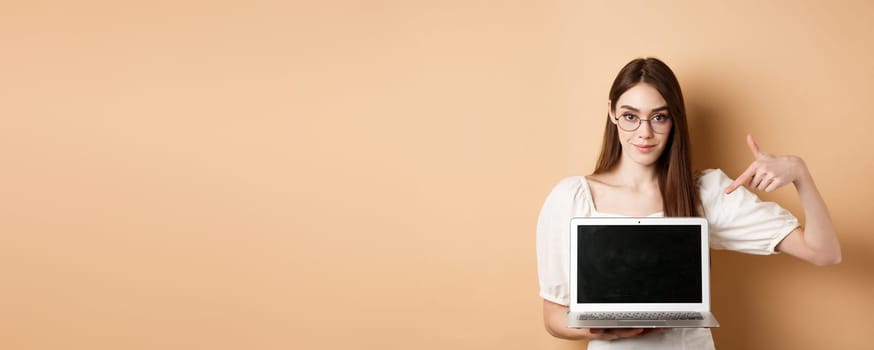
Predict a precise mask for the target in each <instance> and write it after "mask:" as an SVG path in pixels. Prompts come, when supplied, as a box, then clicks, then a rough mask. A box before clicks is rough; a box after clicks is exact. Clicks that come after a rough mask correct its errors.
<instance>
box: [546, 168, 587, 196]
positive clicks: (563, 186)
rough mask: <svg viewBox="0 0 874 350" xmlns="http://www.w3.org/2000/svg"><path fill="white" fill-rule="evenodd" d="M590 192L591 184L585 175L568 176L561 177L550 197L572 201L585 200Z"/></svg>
mask: <svg viewBox="0 0 874 350" xmlns="http://www.w3.org/2000/svg"><path fill="white" fill-rule="evenodd" d="M588 192H589V184H588V182H586V177H585V176H583V175H574V176H568V177H565V178H563V179H561V180H560V181H559V182H558V183H557V184H556V185H555V186H554V187H553V188H552V192H551V193H550V195H549V196H550V197H552V198H554V199H559V198H562V199H566V200H570V201H574V202H576V201H585V198H586V196H587V193H588Z"/></svg>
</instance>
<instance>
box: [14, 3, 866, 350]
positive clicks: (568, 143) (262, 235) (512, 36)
mask: <svg viewBox="0 0 874 350" xmlns="http://www.w3.org/2000/svg"><path fill="white" fill-rule="evenodd" d="M827 3H828V4H827ZM872 15H874V5H872V3H871V2H870V1H831V2H830V1H807V2H796V1H773V2H761V1H714V2H700V1H676V2H661V3H658V2H645V1H626V2H622V1H619V2H617V1H583V2H572V1H470V0H465V1H312V2H311V3H310V4H304V3H296V2H292V3H288V2H284V1H275V2H268V1H255V2H252V1H248V2H244V1H237V2H228V1H199V0H183V1H128V2H117V1H77V2H69V1H4V2H2V3H0V48H2V54H0V118H2V122H0V198H2V199H0V237H2V241H0V277H2V287H0V348H3V349H579V348H581V344H579V343H572V342H566V341H561V340H557V339H553V338H551V337H550V336H549V335H547V334H546V332H545V331H544V330H543V327H542V323H541V314H540V305H541V304H540V303H541V300H540V299H539V298H538V296H537V276H536V266H535V254H534V226H535V222H536V217H537V213H538V211H539V209H540V205H541V204H542V202H543V200H544V198H545V197H546V194H547V193H548V192H549V190H550V189H551V188H552V186H553V185H554V184H555V183H557V181H558V180H559V179H561V178H562V177H564V176H568V175H574V174H586V173H588V172H589V171H590V170H591V169H592V165H593V163H594V160H595V157H596V156H597V152H598V147H599V144H600V135H601V133H602V127H603V122H602V120H603V119H602V118H603V117H604V112H605V105H606V98H607V97H606V96H607V90H608V88H609V85H610V83H611V81H612V79H613V77H614V76H615V74H616V72H618V70H619V69H620V68H621V67H622V65H623V64H625V63H626V62H627V61H628V60H630V59H632V58H634V57H639V56H657V57H660V58H662V59H664V60H665V61H667V62H668V64H669V65H671V67H672V68H673V69H674V70H675V71H676V73H677V75H678V76H679V79H680V82H681V84H682V85H683V87H684V90H685V93H686V98H687V104H688V108H689V114H690V118H691V121H690V123H691V125H692V134H693V145H694V147H695V154H694V159H695V162H696V166H697V167H698V168H708V167H721V168H723V169H724V170H725V171H726V172H727V173H729V174H730V175H734V176H736V175H737V174H739V173H740V172H741V171H742V170H743V169H744V168H745V167H746V165H747V164H748V163H749V162H750V161H751V155H750V154H749V151H748V150H747V148H746V146H745V143H744V135H745V133H747V132H752V133H753V134H754V135H755V136H757V138H758V140H759V143H760V144H761V146H762V147H763V149H764V150H765V151H768V152H772V153H791V154H796V155H799V156H802V157H803V158H804V159H805V160H806V161H807V163H808V165H809V168H810V170H811V171H812V172H813V174H814V176H815V178H816V180H817V182H818V184H819V187H820V190H821V191H822V193H823V195H824V196H825V198H826V200H827V201H828V202H829V204H830V207H831V209H832V215H833V217H834V221H835V224H836V225H837V228H838V230H839V232H840V236H841V240H842V242H843V247H844V262H843V263H842V264H841V265H839V266H835V267H829V268H816V267H813V266H812V265H808V264H805V263H802V262H800V261H797V260H794V259H792V258H789V257H785V256H776V257H758V256H749V255H741V254H737V253H730V252H717V253H716V255H715V257H714V262H713V264H714V274H715V278H714V281H713V288H714V291H715V292H714V293H715V294H714V299H713V302H714V305H715V311H716V313H717V315H718V316H719V319H720V321H721V322H722V325H723V326H722V328H719V329H718V330H716V331H715V337H716V342H717V346H719V347H720V348H722V349H772V348H783V349H823V348H840V349H862V348H869V346H870V342H871V340H870V339H868V338H867V336H868V335H869V334H870V331H871V329H872V328H874V327H872V326H874V323H872V321H870V317H871V314H874V294H872V290H874V277H872V274H871V268H872V264H874V258H872V252H874V238H872V235H871V229H870V227H871V225H870V224H869V223H868V222H867V221H868V220H870V218H871V205H870V204H869V202H870V200H871V198H872V197H874V180H872V177H871V176H872V175H874V155H872V152H874V148H872V147H871V142H872V138H871V136H872V132H874V122H872V118H874V114H872V110H874V108H872V107H874V106H872V102H871V101H872V94H874V65H872V64H871V62H872V56H874V24H872V23H874V22H872V21H870V18H871V16H872ZM766 198H768V199H772V200H777V201H779V202H781V203H783V204H784V205H785V206H786V207H788V208H790V209H791V210H793V211H794V212H796V213H797V214H798V215H799V216H801V215H802V213H801V211H800V206H799V203H798V201H797V199H796V198H795V196H794V192H793V190H792V189H791V188H784V189H782V190H780V191H778V192H776V193H774V194H771V195H768V196H766Z"/></svg>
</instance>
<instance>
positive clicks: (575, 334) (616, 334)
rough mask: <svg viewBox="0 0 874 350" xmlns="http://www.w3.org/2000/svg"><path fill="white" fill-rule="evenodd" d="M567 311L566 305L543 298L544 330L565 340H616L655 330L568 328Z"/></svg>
mask: <svg viewBox="0 0 874 350" xmlns="http://www.w3.org/2000/svg"><path fill="white" fill-rule="evenodd" d="M567 311H568V307H567V306H564V305H560V304H556V303H553V302H551V301H549V300H546V299H543V323H544V325H545V326H546V331H547V332H549V334H551V335H552V336H553V337H556V338H561V339H567V340H582V339H600V340H617V339H620V338H629V337H634V336H637V335H641V334H645V333H649V332H652V331H655V330H654V329H643V328H611V329H595V328H568V327H567V325H566V319H567Z"/></svg>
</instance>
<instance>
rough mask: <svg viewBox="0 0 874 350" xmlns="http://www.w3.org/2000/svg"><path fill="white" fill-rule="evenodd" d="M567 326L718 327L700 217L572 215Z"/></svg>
mask: <svg viewBox="0 0 874 350" xmlns="http://www.w3.org/2000/svg"><path fill="white" fill-rule="evenodd" d="M570 224H571V244H570V247H571V254H570V306H569V309H570V310H569V312H568V316H567V326H568V327H574V328H677V327H689V328H702V327H719V323H718V322H716V319H715V318H714V317H713V314H711V313H710V250H709V249H710V248H709V243H708V236H707V234H708V231H707V221H706V220H705V219H704V218H678V217H668V218H663V217H662V218H659V217H645V218H629V217H610V218H606V217H594V218H573V219H571V223H570Z"/></svg>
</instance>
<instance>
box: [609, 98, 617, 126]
mask: <svg viewBox="0 0 874 350" xmlns="http://www.w3.org/2000/svg"><path fill="white" fill-rule="evenodd" d="M607 119H610V121H611V122H613V124H616V116H614V115H613V103H612V102H611V101H610V100H607Z"/></svg>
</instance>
